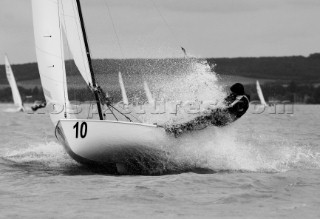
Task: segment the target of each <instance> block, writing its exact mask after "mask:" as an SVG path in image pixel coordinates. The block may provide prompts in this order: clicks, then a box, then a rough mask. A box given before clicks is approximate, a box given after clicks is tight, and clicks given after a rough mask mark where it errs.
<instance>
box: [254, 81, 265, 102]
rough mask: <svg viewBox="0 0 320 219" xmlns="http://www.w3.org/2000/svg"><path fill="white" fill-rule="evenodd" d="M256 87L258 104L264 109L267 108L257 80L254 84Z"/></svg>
mask: <svg viewBox="0 0 320 219" xmlns="http://www.w3.org/2000/svg"><path fill="white" fill-rule="evenodd" d="M256 85H257V93H258V97H259V100H260V104H261V105H262V106H264V107H267V106H268V104H267V103H266V101H265V99H264V96H263V93H262V90H261V87H260V84H259V81H258V80H257V82H256Z"/></svg>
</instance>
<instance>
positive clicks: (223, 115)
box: [165, 83, 250, 137]
mask: <svg viewBox="0 0 320 219" xmlns="http://www.w3.org/2000/svg"><path fill="white" fill-rule="evenodd" d="M230 91H231V93H230V94H229V95H228V96H227V97H226V98H225V100H224V103H225V107H222V108H217V109H212V110H210V111H208V112H206V113H204V114H203V115H200V116H198V117H196V118H194V119H192V120H190V121H188V122H185V123H181V124H174V125H166V126H165V130H166V131H167V132H169V133H172V134H174V135H175V137H178V136H179V135H180V134H182V133H184V132H187V131H194V130H201V129H203V128H206V127H207V126H219V127H221V126H226V125H228V124H230V123H232V122H234V121H235V120H237V119H239V118H240V117H241V116H243V115H244V114H245V113H246V111H247V110H248V108H249V102H250V96H249V95H247V94H246V93H245V91H244V87H243V85H242V84H240V83H236V84H234V85H232V86H231V87H230Z"/></svg>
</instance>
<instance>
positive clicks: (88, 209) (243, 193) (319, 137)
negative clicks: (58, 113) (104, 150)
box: [0, 104, 320, 218]
mask: <svg viewBox="0 0 320 219" xmlns="http://www.w3.org/2000/svg"><path fill="white" fill-rule="evenodd" d="M10 107H11V106H10V105H8V104H6V105H5V104H2V105H0V127H1V132H0V136H1V144H0V198H1V201H0V211H1V214H0V215H1V217H3V218H8V217H10V218H76V217H80V218H89V217H90V218H102V217H103V218H116V217H120V218H150V217H153V218H177V217H181V218H195V217H198V218H213V217H219V218H270V217H276V218H280V217H281V218H302V217H304V218H318V217H320V210H319V204H320V134H319V130H320V122H319V121H320V113H319V112H320V111H319V110H320V106H311V105H308V106H303V105H295V106H294V114H269V113H263V114H253V110H252V107H251V108H250V112H248V113H247V114H246V115H245V116H244V117H243V118H241V119H240V120H238V121H236V122H235V123H234V124H233V125H231V126H229V127H225V128H222V129H211V130H210V132H209V133H204V134H203V135H202V136H203V137H202V139H199V142H201V143H199V144H197V145H190V144H188V141H187V138H186V139H185V141H186V142H185V147H180V148H179V149H178V150H180V151H179V152H180V154H181V157H184V158H185V160H188V162H189V165H190V164H193V165H194V166H195V167H199V168H205V169H208V171H204V172H203V173H201V171H199V172H197V171H196V172H188V171H186V172H184V173H181V174H171V175H161V176H112V175H103V174H97V173H95V172H92V171H91V170H89V169H87V168H86V167H83V166H80V165H79V164H77V163H75V162H74V161H73V160H72V159H71V158H69V156H68V155H67V154H66V153H65V152H64V150H63V148H62V146H61V145H60V144H59V143H58V142H57V141H56V139H55V136H54V132H53V127H52V125H51V122H50V121H49V118H48V116H47V115H27V114H25V113H5V112H3V110H5V109H7V108H10ZM181 157H180V158H181ZM177 159H179V158H178V157H177Z"/></svg>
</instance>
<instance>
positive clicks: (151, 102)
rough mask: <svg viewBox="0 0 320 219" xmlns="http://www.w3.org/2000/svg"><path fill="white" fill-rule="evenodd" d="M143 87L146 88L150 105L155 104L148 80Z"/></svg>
mask: <svg viewBox="0 0 320 219" xmlns="http://www.w3.org/2000/svg"><path fill="white" fill-rule="evenodd" d="M143 88H144V92H145V93H146V96H147V99H148V103H149V104H150V105H153V104H154V99H153V96H152V94H151V91H150V89H149V86H148V84H147V82H146V81H144V82H143Z"/></svg>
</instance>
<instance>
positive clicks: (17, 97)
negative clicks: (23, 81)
mask: <svg viewBox="0 0 320 219" xmlns="http://www.w3.org/2000/svg"><path fill="white" fill-rule="evenodd" d="M4 61H5V66H6V74H7V79H8V81H9V84H10V87H11V91H12V97H13V102H14V104H15V105H16V106H18V108H17V109H12V110H7V111H10V112H23V111H24V107H23V103H22V99H21V96H20V93H19V89H18V86H17V83H16V79H15V77H14V75H13V71H12V68H11V66H10V63H9V59H8V57H7V55H5V57H4Z"/></svg>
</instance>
